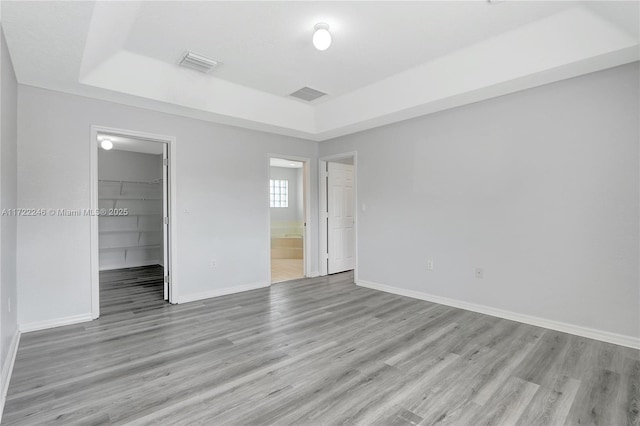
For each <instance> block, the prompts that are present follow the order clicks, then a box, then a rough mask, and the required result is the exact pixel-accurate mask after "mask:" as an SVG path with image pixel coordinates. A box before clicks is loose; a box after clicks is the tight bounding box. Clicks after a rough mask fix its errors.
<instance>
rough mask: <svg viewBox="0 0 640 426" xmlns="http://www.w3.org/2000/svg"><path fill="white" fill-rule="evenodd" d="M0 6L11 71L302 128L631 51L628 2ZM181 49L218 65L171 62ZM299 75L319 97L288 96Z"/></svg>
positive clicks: (455, 101) (606, 62)
mask: <svg viewBox="0 0 640 426" xmlns="http://www.w3.org/2000/svg"><path fill="white" fill-rule="evenodd" d="M1 16H2V18H1V19H2V25H3V27H4V30H5V34H6V39H7V44H8V46H9V50H10V54H11V57H12V60H13V62H14V67H15V69H16V74H17V77H18V81H19V82H20V83H22V84H28V85H33V86H37V87H44V88H48V89H53V90H59V91H64V92H69V93H75V94H79V95H83V96H90V97H95V98H99V99H105V100H111V101H115V102H120V103H125V104H129V105H135V106H141V107H145V108H153V109H157V110H160V111H165V112H170V113H175V114H180V115H185V116H190V117H195V118H199V119H205V120H210V121H215V122H221V123H227V124H232V125H238V126H243V127H247V128H253V129H259V130H265V131H269V132H275V133H280V134H286V135H293V136H298V137H303V138H307V139H312V140H325V139H329V138H332V137H336V136H339V135H343V134H348V133H351V132H355V131H359V130H363V129H367V128H371V127H375V126H379V125H383V124H387V123H391V122H395V121H399V120H404V119H407V118H411V117H415V116H418V115H422V114H426V113H430V112H434V111H439V110H442V109H446V108H451V107H455V106H458V105H463V104H466V103H470V102H475V101H478V100H482V99H487V98H490V97H494V96H499V95H502V94H505V93H510V92H513V91H517V90H523V89H526V88H529V87H534V86H536V85H540V84H545V83H548V82H552V81H557V80H561V79H564V78H570V77H573V76H576V75H581V74H584V73H588V72H593V71H596V70H600V69H604V68H608V67H612V66H616V65H620V64H624V63H628V62H632V61H635V60H638V58H639V42H638V37H639V32H640V31H639V29H638V28H639V26H640V24H639V4H638V2H635V1H633V2H609V1H605V2H563V1H554V2H540V1H531V2H527V1H504V2H498V3H489V2H487V1H482V0H477V1H455V2H427V1H424V2H420V1H414V2H397V1H395V2H394V1H389V2H367V1H355V2H325V1H306V2H272V1H261V2H236V1H229V2H215V1H200V2H164V1H146V2H92V1H84V2H66V1H61V2H56V1H52V2H28V1H20V2H13V1H8V2H7V1H3V2H2V15H1ZM321 21H322V22H327V23H328V24H329V25H330V30H331V32H332V35H333V44H332V46H331V47H330V48H329V49H328V50H326V51H324V52H320V51H317V50H315V49H314V48H313V46H312V44H311V37H312V34H313V26H314V24H315V23H317V22H321ZM187 49H189V50H193V51H196V52H198V53H201V54H205V55H208V56H210V57H212V58H213V59H216V60H218V61H221V62H222V63H223V64H222V65H221V66H220V67H218V68H216V69H215V70H214V71H213V73H212V74H211V75H205V74H201V73H198V72H195V71H193V70H189V69H184V68H181V67H179V66H177V63H178V61H179V60H180V58H181V56H182V55H183V54H184V52H185V51H186V50H187ZM303 86H310V87H313V88H315V89H318V90H321V91H323V92H326V93H328V95H327V96H325V97H322V98H320V99H318V100H316V101H314V102H312V103H306V102H303V101H300V100H297V99H294V98H290V97H288V96H287V95H288V94H289V93H291V92H293V91H295V90H298V89H300V88H301V87H303Z"/></svg>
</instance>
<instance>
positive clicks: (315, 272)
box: [307, 271, 320, 278]
mask: <svg viewBox="0 0 640 426" xmlns="http://www.w3.org/2000/svg"><path fill="white" fill-rule="evenodd" d="M319 276H320V272H318V271H313V272H309V273H308V274H307V278H315V277H319Z"/></svg>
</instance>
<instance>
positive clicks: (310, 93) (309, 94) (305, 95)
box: [289, 87, 326, 102]
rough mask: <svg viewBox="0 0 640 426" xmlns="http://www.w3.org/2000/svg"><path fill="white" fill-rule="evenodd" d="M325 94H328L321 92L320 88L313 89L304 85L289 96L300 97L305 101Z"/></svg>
mask: <svg viewBox="0 0 640 426" xmlns="http://www.w3.org/2000/svg"><path fill="white" fill-rule="evenodd" d="M324 95H326V93H324V92H321V91H319V90H316V89H312V88H311V87H303V88H302V89H300V90H296V91H295V92H293V93H292V94H290V95H289V96H293V97H294V98H298V99H302V100H303V101H308V102H310V101H313V100H315V99H318V98H319V97H321V96H324Z"/></svg>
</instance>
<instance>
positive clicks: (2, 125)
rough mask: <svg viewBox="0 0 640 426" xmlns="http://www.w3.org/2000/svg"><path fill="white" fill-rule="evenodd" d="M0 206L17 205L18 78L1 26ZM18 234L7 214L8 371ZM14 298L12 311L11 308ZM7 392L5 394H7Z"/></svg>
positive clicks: (0, 298)
mask: <svg viewBox="0 0 640 426" xmlns="http://www.w3.org/2000/svg"><path fill="white" fill-rule="evenodd" d="M0 50H1V52H0V55H1V56H0V80H1V81H0V83H1V84H0V98H1V105H0V116H1V120H0V192H1V193H0V204H1V205H0V207H1V209H15V208H16V207H17V178H16V167H17V157H16V152H17V141H18V134H17V81H16V75H15V73H14V70H13V65H12V63H11V58H10V56H9V51H8V50H7V45H6V43H5V39H4V33H3V32H2V29H1V28H0ZM16 235H17V219H16V217H15V216H7V215H3V216H2V219H1V222H0V240H1V247H0V271H1V274H0V281H1V283H0V318H1V321H2V324H1V327H0V334H1V338H0V355H1V358H0V360H1V362H0V368H1V369H2V370H1V371H2V372H3V373H4V372H5V371H7V372H8V369H6V368H7V367H6V366H5V363H7V362H10V359H9V357H8V355H9V354H8V351H9V346H10V344H11V340H12V339H13V338H14V337H15V336H16V333H17V332H18V317H17V311H18V306H17V305H18V297H17V287H16V286H17V281H16V238H17V237H16ZM9 299H11V312H9ZM1 380H2V381H3V382H2V383H0V389H4V386H5V385H6V383H4V380H6V377H4V375H3V377H2V379H1ZM3 396H4V395H3Z"/></svg>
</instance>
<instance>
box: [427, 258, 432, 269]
mask: <svg viewBox="0 0 640 426" xmlns="http://www.w3.org/2000/svg"><path fill="white" fill-rule="evenodd" d="M427 271H433V260H427Z"/></svg>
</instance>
